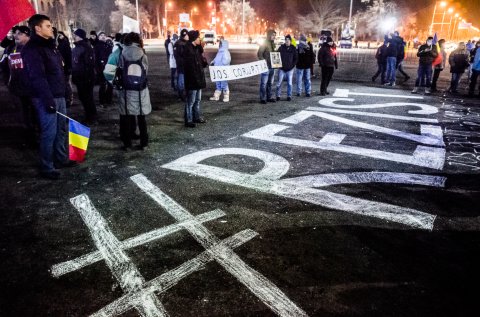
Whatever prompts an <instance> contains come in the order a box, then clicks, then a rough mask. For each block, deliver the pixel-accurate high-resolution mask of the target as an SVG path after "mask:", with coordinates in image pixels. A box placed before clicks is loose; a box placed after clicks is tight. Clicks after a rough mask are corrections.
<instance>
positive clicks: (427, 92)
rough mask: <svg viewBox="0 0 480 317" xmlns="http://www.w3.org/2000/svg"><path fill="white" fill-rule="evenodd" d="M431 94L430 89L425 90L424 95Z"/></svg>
mask: <svg viewBox="0 0 480 317" xmlns="http://www.w3.org/2000/svg"><path fill="white" fill-rule="evenodd" d="M430 94H431V91H430V88H428V87H427V88H425V95H430Z"/></svg>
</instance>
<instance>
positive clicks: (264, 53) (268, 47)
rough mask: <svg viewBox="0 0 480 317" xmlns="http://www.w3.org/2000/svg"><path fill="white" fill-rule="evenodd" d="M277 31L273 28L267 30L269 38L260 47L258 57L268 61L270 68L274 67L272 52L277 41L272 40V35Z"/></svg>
mask: <svg viewBox="0 0 480 317" xmlns="http://www.w3.org/2000/svg"><path fill="white" fill-rule="evenodd" d="M274 33H275V31H273V30H269V31H268V32H267V38H266V39H265V42H264V43H263V45H261V46H260V47H259V48H258V52H257V57H258V59H259V60H262V59H264V60H265V61H266V62H267V66H268V69H271V68H272V61H271V59H270V53H271V52H275V43H274V42H273V41H271V40H270V38H271V36H272V35H273V34H274Z"/></svg>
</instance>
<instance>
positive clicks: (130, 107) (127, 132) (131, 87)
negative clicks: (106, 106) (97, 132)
mask: <svg viewBox="0 0 480 317" xmlns="http://www.w3.org/2000/svg"><path fill="white" fill-rule="evenodd" d="M118 66H119V67H120V68H121V69H122V70H123V91H120V92H119V93H118V97H119V98H120V99H119V102H118V106H119V113H120V138H121V139H122V142H123V149H124V150H125V151H129V150H130V149H131V147H132V136H134V133H133V131H134V130H135V128H133V127H132V126H131V125H132V124H133V123H134V122H135V117H136V119H137V122H138V129H139V131H140V145H139V146H138V149H139V150H146V149H147V147H148V142H149V140H148V131H147V121H146V118H145V116H146V115H148V114H150V113H151V112H152V104H151V102H150V92H149V90H148V85H147V74H148V59H147V55H146V54H145V50H144V48H143V40H142V38H141V37H140V34H138V33H134V32H131V33H128V34H127V36H125V39H124V47H123V50H122V51H121V55H120V59H119V65H118Z"/></svg>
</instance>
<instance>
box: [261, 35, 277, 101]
mask: <svg viewBox="0 0 480 317" xmlns="http://www.w3.org/2000/svg"><path fill="white" fill-rule="evenodd" d="M276 35H277V33H275V31H274V30H268V31H267V38H266V39H265V42H264V43H263V45H261V46H260V47H259V49H258V52H257V57H258V59H259V60H265V62H267V67H268V71H266V72H264V73H262V74H261V76H260V103H262V104H266V103H267V101H268V102H275V101H276V100H275V99H274V98H273V97H272V86H273V81H274V80H275V69H273V68H272V62H271V60H270V53H271V52H275V43H274V41H275V36H276Z"/></svg>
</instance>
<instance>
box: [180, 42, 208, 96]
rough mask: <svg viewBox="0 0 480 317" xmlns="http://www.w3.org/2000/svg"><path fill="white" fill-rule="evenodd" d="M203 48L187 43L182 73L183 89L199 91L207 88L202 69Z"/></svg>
mask: <svg viewBox="0 0 480 317" xmlns="http://www.w3.org/2000/svg"><path fill="white" fill-rule="evenodd" d="M202 54H203V48H202V46H201V45H196V46H194V45H193V44H192V42H190V41H189V42H187V45H186V46H185V53H184V56H183V58H184V63H183V66H184V73H185V89H186V90H200V89H203V88H205V87H207V83H206V81H205V71H204V70H203V68H204V67H205V66H206V65H204V60H203V56H202Z"/></svg>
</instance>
